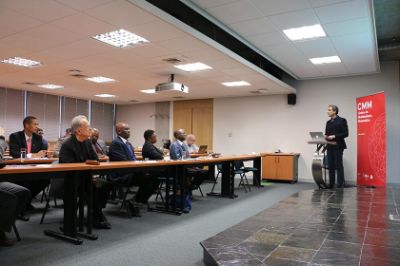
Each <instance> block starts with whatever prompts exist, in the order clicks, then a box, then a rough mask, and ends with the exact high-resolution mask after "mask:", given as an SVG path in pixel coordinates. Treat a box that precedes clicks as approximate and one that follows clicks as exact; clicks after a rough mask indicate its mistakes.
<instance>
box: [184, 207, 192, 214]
mask: <svg viewBox="0 0 400 266" xmlns="http://www.w3.org/2000/svg"><path fill="white" fill-rule="evenodd" d="M182 212H183V213H189V212H190V208H188V207H186V208H184V209H183V210H182Z"/></svg>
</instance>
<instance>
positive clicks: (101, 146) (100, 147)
mask: <svg viewBox="0 0 400 266" xmlns="http://www.w3.org/2000/svg"><path fill="white" fill-rule="evenodd" d="M99 137H100V132H99V130H98V129H97V128H93V129H92V136H91V137H90V140H91V141H92V147H93V150H94V151H95V152H96V153H97V156H99V158H106V159H108V156H107V154H108V150H107V146H106V144H105V142H104V141H103V140H101V139H99Z"/></svg>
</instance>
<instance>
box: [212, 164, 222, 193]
mask: <svg viewBox="0 0 400 266" xmlns="http://www.w3.org/2000/svg"><path fill="white" fill-rule="evenodd" d="M221 174H222V164H220V163H219V164H217V175H216V176H215V181H214V185H213V186H212V188H211V193H214V188H215V185H216V184H217V183H218V178H219V176H220V175H221Z"/></svg>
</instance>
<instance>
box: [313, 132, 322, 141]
mask: <svg viewBox="0 0 400 266" xmlns="http://www.w3.org/2000/svg"><path fill="white" fill-rule="evenodd" d="M310 136H311V139H312V140H325V135H324V133H322V132H310Z"/></svg>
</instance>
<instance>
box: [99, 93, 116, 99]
mask: <svg viewBox="0 0 400 266" xmlns="http://www.w3.org/2000/svg"><path fill="white" fill-rule="evenodd" d="M95 96H96V97H100V98H114V97H115V95H112V94H107V93H102V94H96V95H95Z"/></svg>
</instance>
